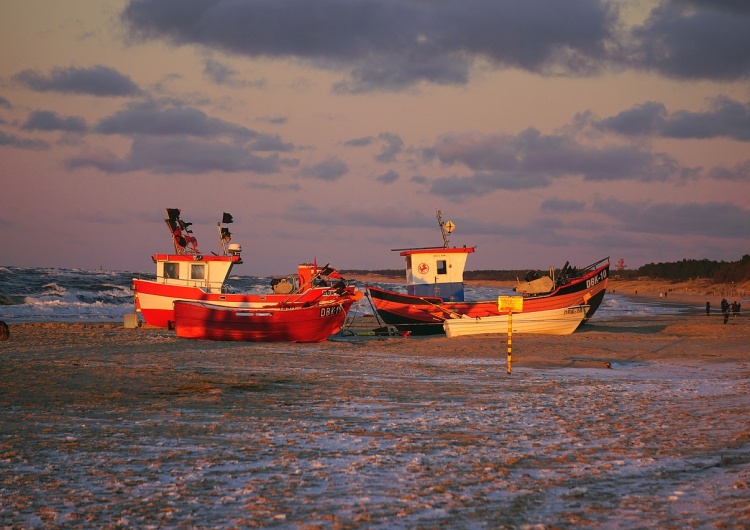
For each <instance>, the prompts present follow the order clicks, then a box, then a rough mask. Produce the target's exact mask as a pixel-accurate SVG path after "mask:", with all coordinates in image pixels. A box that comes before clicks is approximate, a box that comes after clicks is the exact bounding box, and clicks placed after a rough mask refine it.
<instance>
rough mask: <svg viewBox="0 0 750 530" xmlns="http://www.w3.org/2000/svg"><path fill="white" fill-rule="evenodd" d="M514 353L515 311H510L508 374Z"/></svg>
mask: <svg viewBox="0 0 750 530" xmlns="http://www.w3.org/2000/svg"><path fill="white" fill-rule="evenodd" d="M512 355H513V311H508V374H510V364H511V357H512Z"/></svg>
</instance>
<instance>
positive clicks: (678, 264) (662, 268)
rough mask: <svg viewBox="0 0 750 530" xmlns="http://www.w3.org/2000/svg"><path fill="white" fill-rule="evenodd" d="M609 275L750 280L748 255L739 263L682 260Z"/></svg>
mask: <svg viewBox="0 0 750 530" xmlns="http://www.w3.org/2000/svg"><path fill="white" fill-rule="evenodd" d="M610 274H619V275H621V276H622V277H624V278H634V277H642V276H647V277H649V278H661V279H666V280H676V281H684V280H691V279H696V278H707V279H709V280H713V281H715V282H717V283H722V282H743V281H746V280H750V254H745V255H744V256H742V259H741V260H739V261H711V260H707V259H700V260H698V259H684V260H682V261H675V262H672V263H648V264H646V265H643V266H642V267H640V268H638V269H635V270H632V271H628V270H625V271H612V272H611V273H610Z"/></svg>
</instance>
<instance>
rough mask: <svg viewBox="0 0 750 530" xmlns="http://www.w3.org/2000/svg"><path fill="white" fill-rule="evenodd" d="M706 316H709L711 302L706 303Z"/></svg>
mask: <svg viewBox="0 0 750 530" xmlns="http://www.w3.org/2000/svg"><path fill="white" fill-rule="evenodd" d="M706 316H707V317H708V316H711V302H706Z"/></svg>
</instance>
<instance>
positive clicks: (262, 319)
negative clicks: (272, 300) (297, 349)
mask: <svg viewBox="0 0 750 530" xmlns="http://www.w3.org/2000/svg"><path fill="white" fill-rule="evenodd" d="M353 302H354V301H353V300H351V299H348V300H343V301H340V302H335V301H326V302H320V303H316V304H311V305H309V304H300V303H295V304H284V305H280V306H269V307H264V308H257V309H246V308H237V307H226V306H219V305H214V304H206V303H201V302H186V301H179V300H178V301H176V302H175V303H174V318H175V332H176V333H177V336H178V337H183V338H188V339H203V340H227V341H247V342H321V341H324V340H326V339H327V338H328V337H330V336H331V335H333V334H334V333H336V332H338V331H339V330H340V329H341V326H343V324H344V320H345V319H346V315H347V313H348V312H349V309H350V308H351V306H352V303H353Z"/></svg>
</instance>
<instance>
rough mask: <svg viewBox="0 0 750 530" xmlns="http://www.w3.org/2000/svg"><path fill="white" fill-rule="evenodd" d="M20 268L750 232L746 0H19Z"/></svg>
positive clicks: (6, 37)
mask: <svg viewBox="0 0 750 530" xmlns="http://www.w3.org/2000/svg"><path fill="white" fill-rule="evenodd" d="M0 29H1V31H0V35H1V37H0V38H1V39H2V50H3V51H2V52H1V53H2V55H1V56H0V57H1V59H0V185H1V186H2V191H1V192H0V266H21V267H53V268H82V269H100V268H103V269H111V270H118V271H135V272H153V270H152V269H153V263H152V261H151V255H152V254H153V253H155V252H168V251H170V250H171V249H172V245H171V239H170V237H169V233H168V232H167V229H166V227H165V224H164V222H163V219H164V216H165V209H166V208H179V209H181V210H182V217H183V219H185V220H187V221H189V222H192V223H193V225H192V227H191V228H193V235H194V236H195V237H196V238H197V239H198V246H199V248H200V249H201V251H202V252H204V253H209V252H212V251H213V252H216V251H217V250H218V236H217V229H216V227H217V223H218V222H219V221H221V219H222V214H223V212H227V213H230V214H231V215H232V216H233V218H234V223H233V224H232V225H230V229H231V231H232V233H233V242H235V243H239V244H241V245H242V248H243V259H244V262H245V263H244V264H243V265H241V266H240V267H238V268H237V269H236V272H237V273H238V274H246V275H274V274H286V273H289V272H291V271H294V270H296V265H297V263H300V262H306V261H312V260H316V261H317V262H318V263H329V262H330V263H332V264H333V265H334V266H336V267H338V268H341V269H368V270H375V269H397V268H401V267H403V258H401V257H400V256H399V255H398V252H393V251H392V249H399V248H408V247H426V246H432V245H438V246H439V245H441V244H442V237H441V235H440V230H439V227H438V223H437V219H436V214H437V212H438V211H440V212H441V213H442V218H443V221H446V220H451V221H452V222H453V223H454V224H455V225H456V228H455V230H454V232H453V233H452V234H451V237H450V245H451V246H463V245H467V246H476V247H477V248H476V252H475V253H474V254H472V255H471V256H470V258H469V262H468V264H467V270H480V269H500V270H509V269H546V268H548V267H550V266H556V267H561V266H562V265H563V264H564V263H565V262H566V261H569V262H570V263H571V264H573V265H577V266H585V265H588V264H590V263H593V262H595V261H598V260H599V259H602V258H605V257H607V256H609V257H610V258H611V260H612V263H613V266H614V263H615V262H616V261H617V260H619V259H623V260H624V263H625V266H626V267H627V268H629V269H634V268H637V267H640V266H641V265H644V264H647V263H659V262H669V261H679V260H683V259H709V260H718V261H736V260H739V259H740V258H741V257H742V256H743V255H745V254H750V237H749V236H748V234H750V231H749V227H750V2H747V1H746V0H679V1H678V0H672V1H666V0H664V1H659V0H618V1H606V0H566V1H565V2H551V1H549V0H454V1H449V0H433V1H429V2H428V1H425V0H315V1H309V0H244V1H242V2H238V1H236V0H129V1H124V0H112V1H110V0H106V1H103V0H68V1H65V2H49V1H48V0H4V1H3V2H0Z"/></svg>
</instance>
